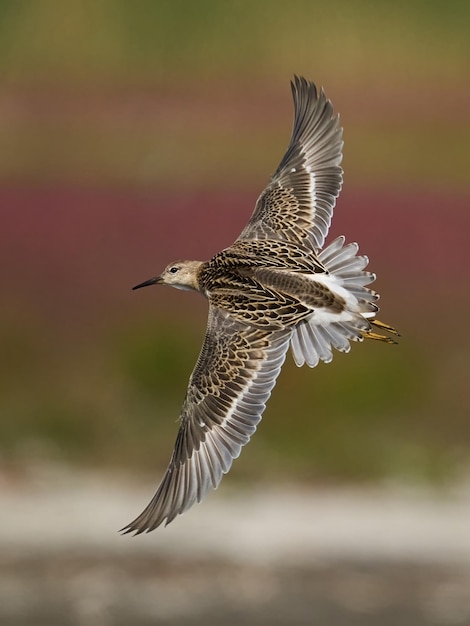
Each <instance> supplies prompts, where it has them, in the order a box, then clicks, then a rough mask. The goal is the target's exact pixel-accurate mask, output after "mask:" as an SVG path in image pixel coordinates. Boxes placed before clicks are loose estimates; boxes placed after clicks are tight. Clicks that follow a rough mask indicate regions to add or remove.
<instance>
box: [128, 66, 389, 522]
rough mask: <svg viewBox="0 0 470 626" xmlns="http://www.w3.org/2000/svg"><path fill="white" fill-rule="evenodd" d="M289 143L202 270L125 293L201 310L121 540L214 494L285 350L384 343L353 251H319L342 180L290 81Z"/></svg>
mask: <svg viewBox="0 0 470 626" xmlns="http://www.w3.org/2000/svg"><path fill="white" fill-rule="evenodd" d="M292 93H293V98H294V128H293V132H292V137H291V141H290V144H289V147H288V149H287V152H286V154H285V155H284V158H283V159H282V161H281V163H280V165H279V167H278V168H277V170H276V172H275V174H274V175H273V177H272V178H271V180H270V182H269V184H268V186H267V187H266V189H265V190H264V191H263V193H262V194H261V196H260V197H259V199H258V201H257V202H256V206H255V209H254V212H253V214H252V216H251V218H250V220H249V222H248V224H247V225H246V227H245V228H244V230H243V232H242V233H241V235H240V236H239V237H238V239H237V240H236V241H235V243H234V244H233V245H231V246H230V247H229V248H227V249H225V250H222V252H219V253H218V254H216V255H215V256H214V257H213V258H212V259H210V261H177V262H175V263H171V264H170V265H168V266H167V267H166V268H165V270H164V271H163V272H162V273H161V274H160V275H159V276H156V277H155V278H151V279H150V280H147V281H145V282H143V283H141V284H139V285H137V286H136V287H134V289H139V288H141V287H146V286H148V285H170V286H172V287H176V288H177V289H187V290H193V291H198V292H199V293H201V294H202V295H203V296H205V297H206V298H207V299H208V300H209V314H208V322H207V330H206V335H205V338H204V343H203V346H202V349H201V353H200V354H199V358H198V360H197V363H196V365H195V368H194V370H193V372H192V374H191V377H190V379H189V385H188V389H187V393H186V397H185V400H184V403H183V408H182V411H181V417H180V426H179V432H178V435H177V439H176V443H175V447H174V451H173V454H172V457H171V459H170V463H169V466H168V469H167V470H166V473H165V475H164V477H163V479H162V481H161V483H160V485H159V487H158V489H157V492H156V494H155V495H154V497H153V498H152V500H151V502H150V503H149V505H148V506H147V507H146V509H145V510H144V511H143V512H142V513H141V515H139V516H138V517H137V518H136V519H135V520H134V521H133V522H131V523H130V524H129V525H128V526H126V527H125V528H124V529H123V531H124V532H135V533H136V534H139V533H142V532H144V531H147V532H149V531H151V530H154V529H155V528H156V527H157V526H159V525H160V524H162V522H165V523H166V524H168V523H169V522H171V521H172V520H173V519H174V518H175V517H176V516H177V515H178V514H180V513H183V512H184V511H186V510H187V509H189V508H190V507H191V506H192V505H193V504H194V503H195V502H200V501H201V500H202V499H203V498H204V496H205V495H206V494H207V492H208V491H209V490H210V489H211V488H213V489H215V488H216V487H217V486H218V485H219V483H220V481H221V479H222V475H223V474H224V473H226V472H228V471H229V469H230V467H231V465H232V461H233V459H235V458H237V457H238V455H239V454H240V452H241V449H242V447H243V446H244V445H245V444H246V443H248V441H249V440H250V437H251V436H252V435H253V433H254V432H255V430H256V427H257V424H258V423H259V421H260V420H261V416H262V414H263V411H264V408H265V406H266V402H267V400H268V398H269V396H270V394H271V391H272V389H273V387H274V385H275V383H276V378H277V376H278V374H279V372H280V370H281V366H282V364H283V363H284V359H285V357H286V353H287V351H288V349H289V346H290V348H291V350H292V355H293V358H294V361H295V363H296V364H297V365H298V366H299V367H300V366H302V365H304V364H305V363H306V364H307V365H309V366H310V367H315V366H316V365H317V364H318V362H319V361H324V362H325V363H328V362H329V361H331V359H332V356H333V352H332V349H333V348H335V349H336V350H339V351H341V352H348V351H349V349H350V342H351V341H362V340H363V339H364V337H367V338H370V339H378V340H380V341H385V342H388V343H394V341H393V339H391V338H390V337H388V336H387V335H383V334H379V333H377V332H376V331H375V330H374V327H375V328H376V329H377V328H378V329H380V330H381V331H386V332H389V333H391V334H395V335H396V334H397V332H396V331H395V330H394V329H393V328H392V327H391V326H388V325H387V324H384V323H383V322H379V321H378V320H377V319H376V317H375V316H376V313H377V311H378V307H377V305H376V301H377V300H378V297H379V296H378V295H377V294H376V293H375V292H374V291H372V290H371V289H368V288H367V287H366V285H368V284H370V283H372V282H373V281H374V280H375V275H374V274H372V273H370V272H367V271H365V267H366V265H367V263H368V259H367V257H365V256H358V254H357V253H358V246H357V244H355V243H350V244H348V245H345V244H344V237H339V238H337V239H335V240H334V241H333V242H332V243H330V244H329V245H328V246H327V247H326V248H324V247H323V246H324V241H325V237H326V235H327V232H328V229H329V227H330V223H331V218H332V214H333V208H334V206H335V203H336V198H337V197H338V195H339V192H340V190H341V185H342V179H343V171H342V169H341V167H340V163H341V159H342V147H343V141H342V128H341V127H340V125H339V118H338V116H337V115H334V114H333V107H332V104H331V102H330V101H329V100H328V99H327V98H326V96H325V94H324V92H323V90H320V91H317V89H316V87H315V85H314V84H313V83H312V82H309V81H307V80H305V79H304V78H298V77H295V78H294V81H293V83H292Z"/></svg>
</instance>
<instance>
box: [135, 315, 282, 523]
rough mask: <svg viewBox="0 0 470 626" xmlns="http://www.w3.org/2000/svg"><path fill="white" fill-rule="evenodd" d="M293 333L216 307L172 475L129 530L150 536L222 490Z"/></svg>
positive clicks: (184, 415) (178, 440)
mask: <svg viewBox="0 0 470 626" xmlns="http://www.w3.org/2000/svg"><path fill="white" fill-rule="evenodd" d="M290 337H291V331H290V330H287V331H275V332H272V331H266V330H262V329H257V328H254V327H251V326H247V325H245V324H243V323H242V322H239V321H237V320H235V319H233V318H231V317H230V315H229V314H228V313H226V312H224V311H222V310H221V309H218V308H216V307H214V306H213V305H211V306H210V309H209V319H208V324H207V331H206V337H205V340H204V344H203V347H202V349H201V353H200V355H199V358H198V361H197V363H196V366H195V368H194V371H193V373H192V375H191V378H190V381H189V386H188V390H187V394H186V398H185V401H184V404H183V409H182V414H181V424H180V428H179V431H178V435H177V438H176V443H175V448H174V451H173V455H172V457H171V460H170V464H169V466H168V469H167V471H166V473H165V475H164V477H163V480H162V482H161V483H160V485H159V487H158V489H157V492H156V494H155V495H154V497H153V498H152V500H151V502H150V503H149V505H148V506H147V507H146V508H145V510H144V511H143V512H142V513H141V515H139V517H137V518H136V519H135V520H134V521H133V522H131V523H130V524H129V525H128V526H126V527H125V528H124V529H123V531H124V532H135V533H136V534H139V533H142V532H145V531H147V532H149V531H151V530H153V529H155V528H156V527H157V526H159V525H160V524H162V523H163V522H165V523H166V524H168V523H169V522H171V521H172V520H173V519H174V518H175V517H176V516H177V515H179V514H180V513H183V512H184V511H186V510H187V509H189V508H190V507H191V506H192V505H193V504H194V503H195V502H196V501H197V502H199V501H201V500H202V499H203V498H204V496H205V495H206V494H207V492H208V491H209V490H210V489H211V488H214V489H215V488H216V487H217V486H218V485H219V483H220V481H221V479H222V476H223V474H225V473H226V472H228V470H229V469H230V467H231V465H232V461H233V459H235V458H237V457H238V456H239V454H240V451H241V448H242V447H243V446H244V445H245V444H246V443H248V441H249V440H250V437H251V435H252V434H253V433H254V432H255V430H256V427H257V424H258V423H259V421H260V420H261V416H262V414H263V411H264V408H265V406H266V402H267V400H268V398H269V396H270V394H271V391H272V389H273V387H274V385H275V383H276V379H277V376H278V374H279V372H280V369H281V366H282V364H283V362H284V359H285V356H286V352H287V349H288V346H289V341H290Z"/></svg>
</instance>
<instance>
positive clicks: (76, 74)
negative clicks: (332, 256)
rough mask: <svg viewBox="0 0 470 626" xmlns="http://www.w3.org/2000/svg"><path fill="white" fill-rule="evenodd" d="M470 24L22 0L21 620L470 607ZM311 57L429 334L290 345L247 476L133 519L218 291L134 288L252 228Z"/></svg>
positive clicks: (292, 619) (12, 605)
mask: <svg viewBox="0 0 470 626" xmlns="http://www.w3.org/2000/svg"><path fill="white" fill-rule="evenodd" d="M469 28H470V4H469V3H467V2H460V1H458V0H450V1H448V2H444V1H442V2H441V1H440V0H433V1H424V0H423V1H421V0H420V1H418V0H414V1H411V2H400V1H397V2H394V3H389V2H385V1H376V2H371V1H367V0H352V1H347V0H334V1H332V2H330V3H328V4H325V3H321V2H315V1H313V2H312V1H310V0H309V1H306V0H305V1H303V0H296V1H294V2H290V3H284V2H275V1H274V2H268V1H265V0H262V1H259V2H255V3H254V2H246V1H240V2H236V3H223V2H218V1H215V0H199V1H198V2H191V1H190V0H186V1H185V0H179V1H171V2H170V1H166V0H159V1H158V2H154V1H153V0H139V1H136V2H130V1H128V0H116V1H110V0H101V1H99V2H87V1H85V0H70V1H68V2H67V3H62V2H57V1H56V0H40V1H38V2H35V1H33V0H25V1H22V2H16V1H14V0H10V1H8V0H2V1H0V52H1V54H0V72H1V75H2V81H1V84H0V137H1V145H2V146H3V147H2V149H1V150H0V218H1V228H0V285H1V289H2V292H1V293H2V306H1V307H0V477H1V480H0V622H1V623H2V624H5V625H7V626H9V625H10V624H13V625H15V624H18V625H20V624H21V626H23V625H26V624H34V625H36V624H47V625H49V624H53V625H54V626H55V625H62V624H65V625H68V624H71V625H75V624H79V625H82V624H83V625H86V626H88V625H95V624H96V625H98V624H100V625H101V624H104V625H108V624H118V625H121V624H131V623H132V624H155V623H157V624H192V623H201V622H203V623H205V624H207V623H208V622H209V623H211V622H212V623H216V624H220V623H224V624H230V623H240V622H242V623H246V624H251V623H253V624H258V623H263V622H264V623H273V624H276V623H278V624H281V623H282V624H310V623H312V624H321V625H323V624H331V625H332V626H342V624H348V625H349V624H361V625H362V624H366V625H378V624H380V625H384V624H385V625H386V626H387V625H389V624H390V625H392V624H399V625H400V626H402V625H403V624H405V625H406V624H410V625H413V626H420V625H423V626H424V625H426V626H427V625H434V624H438V625H441V624H442V625H445V624H469V623H470V617H469V606H468V601H469V600H468V599H469V598H470V582H469V563H468V559H469V556H468V554H469V545H468V534H467V531H466V526H467V522H468V518H469V516H468V512H469V511H468V508H469V496H468V487H467V486H466V485H467V477H468V471H469V461H468V459H469V451H470V420H469V415H470V388H469V386H468V372H469V371H470V359H469V353H470V339H469V335H468V333H467V331H466V326H465V324H466V319H467V317H468V315H467V311H468V307H469V306H470V293H469V289H468V285H469V284H470V263H469V261H468V242H467V239H468V237H467V233H468V231H469V228H470V213H469V210H468V209H469V205H470V190H469V185H468V172H469V165H470V163H469V161H470V157H469V154H470V153H469V145H470V124H469V118H468V111H469V110H470V86H469V85H470V83H469V77H470V39H469V37H468V32H469ZM294 73H296V74H303V75H305V76H306V77H307V78H310V79H313V80H314V81H316V82H317V84H320V85H323V86H324V87H325V89H326V92H327V94H328V96H329V97H330V98H331V99H332V100H333V103H334V106H335V109H336V110H338V111H339V112H340V113H341V120H342V123H343V125H344V128H345V134H344V138H345V158H344V163H343V164H344V168H345V187H344V191H343V193H342V195H341V197H340V201H339V203H338V206H337V211H336V214H335V219H334V222H333V227H332V236H336V235H338V234H341V233H345V234H346V235H347V238H348V240H357V241H358V242H359V243H360V249H361V252H363V253H365V254H367V255H369V257H370V259H371V265H370V266H371V269H372V270H373V271H375V272H377V275H378V280H377V289H378V290H379V291H380V293H381V294H382V300H381V306H382V311H381V313H382V314H383V315H382V317H383V319H384V321H387V322H390V323H392V324H393V325H395V326H397V327H398V328H399V329H400V331H401V333H402V339H401V342H400V345H399V346H397V347H389V346H383V345H375V344H371V345H361V346H354V347H353V349H352V351H351V354H350V355H347V356H344V355H337V356H336V357H335V359H334V361H333V363H332V364H331V365H329V366H325V367H318V368H316V369H315V370H313V371H311V370H308V369H307V368H303V369H302V370H298V369H297V368H295V366H294V365H293V363H292V361H291V359H290V358H289V359H288V361H287V362H286V365H285V367H284V370H283V372H282V375H281V377H280V380H279V383H278V385H277V387H276V390H275V392H274V394H273V398H272V400H271V402H270V403H269V406H268V408H267V411H266V414H265V419H264V420H263V422H262V424H261V426H260V428H259V431H258V432H257V433H256V437H255V438H254V439H253V442H252V444H250V446H248V447H247V449H246V450H244V452H243V454H242V455H241V458H240V459H239V460H238V461H237V463H235V464H234V467H233V470H232V471H231V472H230V476H228V477H226V478H225V479H224V483H223V487H222V491H221V493H220V494H218V493H217V494H215V495H214V496H212V497H211V498H209V499H208V501H207V502H206V503H204V504H202V505H200V506H199V507H196V508H195V509H194V510H193V511H191V512H189V513H188V514H187V515H186V516H184V518H181V519H178V520H177V521H176V522H175V523H174V524H173V525H171V526H170V527H169V528H168V529H166V530H162V531H160V530H159V531H158V532H157V533H154V534H152V535H149V536H145V537H141V538H137V539H131V538H128V537H124V538H121V537H119V536H117V534H116V529H117V528H118V527H119V526H120V525H123V524H124V523H126V522H128V521H129V520H130V519H131V518H132V517H133V516H135V515H136V514H137V513H138V512H139V511H140V509H141V508H142V507H143V506H144V505H145V503H146V501H147V499H148V498H149V497H150V495H151V493H152V491H153V489H154V488H155V486H156V482H157V480H158V477H159V476H160V475H161V472H162V471H163V469H164V466H165V463H166V461H167V459H168V457H169V454H170V451H171V446H172V445H173V440H174V437H175V432H176V427H177V424H176V418H177V416H178V413H179V409H180V406H181V401H182V398H183V395H184V391H185V386H186V381H187V378H188V375H189V372H190V370H191V368H192V365H193V363H194V361H195V358H196V355H197V352H198V350H199V347H200V342H201V339H202V336H203V332H204V324H205V316H206V304H205V303H204V301H203V300H202V299H200V298H197V296H195V295H194V294H193V295H191V294H182V293H176V292H173V291H171V290H163V289H162V290H160V291H158V290H157V289H155V290H154V291H152V290H148V291H147V292H145V293H144V292H142V293H138V292H137V293H131V291H130V287H131V286H132V285H133V284H136V283H137V282H140V281H141V280H144V279H146V278H148V277H150V276H151V275H154V274H155V273H156V272H157V271H159V270H160V268H161V267H162V266H163V265H165V264H166V263H167V262H169V261H171V260H173V259H174V258H178V257H179V258H181V257H183V258H184V257H190V258H191V257H193V258H207V257H209V256H210V255H211V254H213V253H215V252H216V251H218V250H219V249H221V248H223V247H224V246H226V245H229V244H230V243H231V242H232V241H233V239H234V238H235V237H236V236H237V234H238V232H239V231H240V230H241V228H242V226H243V224H244V223H245V221H246V219H247V218H248V216H249V214H250V212H251V210H252V207H253V205H254V202H255V200H256V197H257V196H258V194H259V193H260V191H261V190H262V188H263V186H264V184H265V183H266V181H267V179H268V177H269V175H270V174H271V173H272V172H273V170H274V169H275V167H276V166H277V163H278V162H279V160H280V158H281V156H282V154H283V151H284V150H285V148H286V146H287V141H288V138H289V132H290V128H291V120H292V105H291V96H290V91H289V79H290V78H291V77H292V75H293V74H294ZM49 468H53V469H52V470H51V469H49ZM248 485H249V486H250V487H251V490H249V491H248V492H247V493H245V492H244V491H243V489H244V488H247V486H248ZM144 486H145V487H144Z"/></svg>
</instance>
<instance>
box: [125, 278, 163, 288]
mask: <svg viewBox="0 0 470 626" xmlns="http://www.w3.org/2000/svg"><path fill="white" fill-rule="evenodd" d="M161 282H162V279H161V278H160V276H155V277H154V278H149V279H148V280H145V281H144V282H143V283H139V284H138V285H136V286H135V287H132V290H134V289H140V288H141V287H149V286H150V285H158V283H161Z"/></svg>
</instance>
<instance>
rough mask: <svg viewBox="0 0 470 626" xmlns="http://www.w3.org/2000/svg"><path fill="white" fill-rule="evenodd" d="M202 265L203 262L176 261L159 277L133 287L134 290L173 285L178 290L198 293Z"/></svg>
mask: <svg viewBox="0 0 470 626" xmlns="http://www.w3.org/2000/svg"><path fill="white" fill-rule="evenodd" d="M202 264H203V263H202V261H175V262H174V263H170V265H167V266H166V267H165V269H164V270H163V272H162V273H161V274H160V275H159V276H155V277H154V278H150V279H149V280H146V281H144V282H143V283H140V284H138V285H136V286H135V287H132V289H140V288H141V287H148V286H149V285H171V286H172V287H176V289H194V290H196V291H198V290H199V285H198V274H199V269H200V267H201V265H202Z"/></svg>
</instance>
